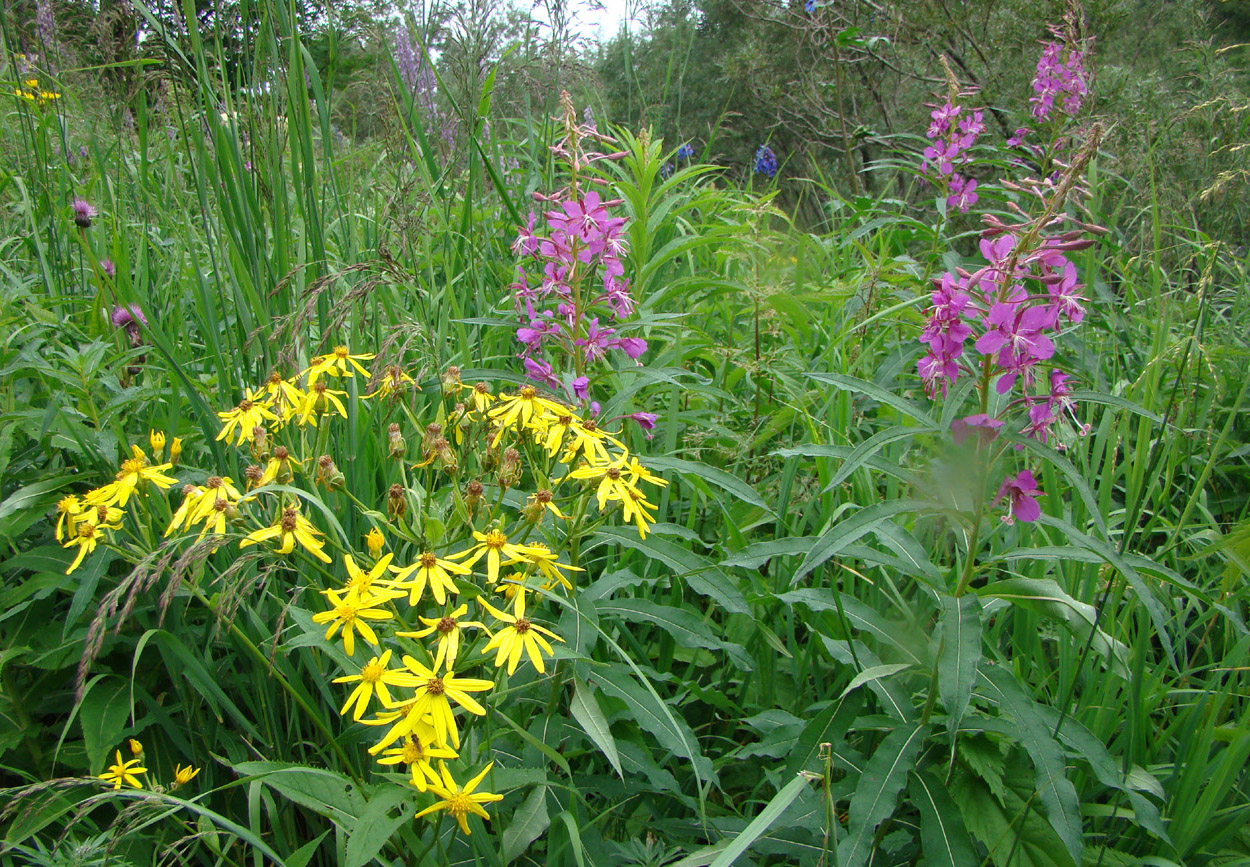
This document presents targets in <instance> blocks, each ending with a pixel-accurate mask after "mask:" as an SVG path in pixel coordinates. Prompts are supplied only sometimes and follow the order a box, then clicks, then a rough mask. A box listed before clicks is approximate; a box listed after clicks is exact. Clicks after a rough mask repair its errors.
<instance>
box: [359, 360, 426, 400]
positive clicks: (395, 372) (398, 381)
mask: <svg viewBox="0 0 1250 867" xmlns="http://www.w3.org/2000/svg"><path fill="white" fill-rule="evenodd" d="M372 357H373V356H370V358H372ZM409 388H415V389H416V390H417V391H420V390H421V387H420V386H419V385H417V382H416V380H414V379H413V378H412V377H411V376H409V375H408V374H406V373H404V369H403V368H402V367H400V366H399V365H398V364H388V365H387V366H386V369H385V370H384V371H382V378H381V379H379V380H378V387H377V388H375V389H374V390H373V391H371V392H370V393H369V394H366V395H365V397H366V398H374V397H389V396H390V395H392V394H398V393H401V392H403V391H406V390H407V389H409Z"/></svg>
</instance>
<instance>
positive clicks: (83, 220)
mask: <svg viewBox="0 0 1250 867" xmlns="http://www.w3.org/2000/svg"><path fill="white" fill-rule="evenodd" d="M71 207H72V208H73V209H74V224H75V225H76V226H78V228H80V229H90V228H91V218H92V217H94V216H95V215H96V210H95V208H93V207H91V204H90V203H89V202H88V201H87V200H86V199H83V198H80V197H78V196H75V197H74V202H73V204H72V205H71Z"/></svg>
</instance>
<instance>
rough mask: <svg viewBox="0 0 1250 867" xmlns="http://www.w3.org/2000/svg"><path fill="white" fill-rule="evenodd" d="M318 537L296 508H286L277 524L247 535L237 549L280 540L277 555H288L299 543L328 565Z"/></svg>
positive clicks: (328, 559)
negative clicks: (271, 540)
mask: <svg viewBox="0 0 1250 867" xmlns="http://www.w3.org/2000/svg"><path fill="white" fill-rule="evenodd" d="M320 535H321V532H320V531H319V530H318V529H317V528H316V527H314V526H313V525H312V524H311V523H310V522H309V520H308V519H307V518H305V517H304V516H303V515H301V514H300V513H299V509H298V507H296V506H287V507H286V508H285V509H283V510H282V514H281V516H280V517H279V518H278V521H277V523H275V524H273V525H271V526H269V527H262V528H261V529H259V530H256V531H254V532H252V533H249V534H248V535H247V538H245V539H241V540H240V541H239V547H240V548H246V547H247V546H248V545H255V544H256V543H257V542H268V541H269V540H270V539H281V540H282V543H281V544H280V545H279V546H278V549H277V552H278V553H279V554H290V553H291V552H292V551H294V550H295V543H296V542H299V543H300V544H301V545H303V546H304V548H305V549H306V550H307V551H308V553H309V554H312V555H313V556H314V557H316V558H317V559H318V560H320V561H321V562H323V563H329V562H330V555H329V554H327V553H326V552H325V551H323V550H322V549H323V548H324V547H325V542H322V541H321V540H320V539H318V538H317V537H318V536H320Z"/></svg>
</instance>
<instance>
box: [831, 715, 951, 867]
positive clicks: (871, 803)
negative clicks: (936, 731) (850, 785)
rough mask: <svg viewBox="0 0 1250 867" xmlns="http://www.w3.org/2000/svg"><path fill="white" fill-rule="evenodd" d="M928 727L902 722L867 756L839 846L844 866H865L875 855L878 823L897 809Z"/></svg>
mask: <svg viewBox="0 0 1250 867" xmlns="http://www.w3.org/2000/svg"><path fill="white" fill-rule="evenodd" d="M928 734H929V727H928V726H927V725H921V724H919V723H912V724H910V725H901V726H899V727H898V728H896V729H895V730H894V731H892V732H890V734H888V735H887V736H886V738H885V740H883V741H882V742H881V744H880V745H879V746H878V747H877V749H876V751H875V752H874V753H873V754H872V758H871V759H869V760H868V765H867V766H866V767H865V768H864V772H863V773H862V774H861V775H860V777H859V783H858V784H857V785H856V786H855V794H854V795H852V796H851V808H850V822H849V825H848V827H847V837H846V839H845V840H843V841H842V843H841V844H840V845H839V846H838V864H840V865H841V867H863V865H864V864H867V863H868V858H869V857H870V856H871V855H872V851H873V839H874V838H875V836H876V833H877V826H879V825H880V824H881V823H882V822H884V821H885V820H886V819H888V818H889V817H890V815H891V814H892V813H893V812H894V804H895V801H896V800H897V799H898V794H899V792H901V791H902V790H903V786H904V785H906V783H907V775H908V773H910V772H911V769H912V768H913V767H915V764H916V756H918V755H919V754H920V748H921V747H922V746H924V741H925V738H926V737H927V736H928Z"/></svg>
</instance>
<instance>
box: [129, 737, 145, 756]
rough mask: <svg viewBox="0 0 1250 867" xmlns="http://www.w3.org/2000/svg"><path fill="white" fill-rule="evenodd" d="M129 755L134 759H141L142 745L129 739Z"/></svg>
mask: <svg viewBox="0 0 1250 867" xmlns="http://www.w3.org/2000/svg"><path fill="white" fill-rule="evenodd" d="M130 753H131V755H133V756H134V757H135V758H136V759H137V758H140V757H142V756H143V744H141V743H139V742H138V741H137V740H135V739H134V738H131V739H130Z"/></svg>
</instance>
